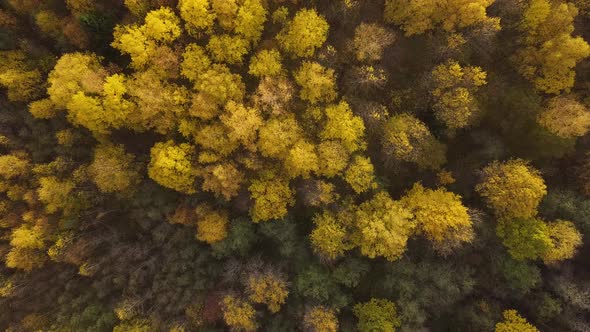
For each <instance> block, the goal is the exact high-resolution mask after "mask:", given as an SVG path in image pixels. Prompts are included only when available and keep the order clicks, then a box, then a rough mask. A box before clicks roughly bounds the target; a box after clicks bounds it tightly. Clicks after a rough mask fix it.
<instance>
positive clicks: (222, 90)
mask: <svg viewBox="0 0 590 332" xmlns="http://www.w3.org/2000/svg"><path fill="white" fill-rule="evenodd" d="M195 88H196V89H197V90H198V91H200V92H203V93H206V94H208V95H209V96H211V97H212V98H213V100H214V101H215V103H216V104H218V105H223V104H225V103H226V102H228V101H230V100H233V101H235V102H240V101H242V99H243V98H244V93H245V91H244V90H245V89H246V87H245V86H244V83H242V78H241V76H240V75H238V74H232V73H231V71H230V70H229V68H228V67H226V66H225V65H223V64H214V65H212V66H211V67H210V68H209V69H208V70H206V71H205V72H203V73H202V74H201V75H199V78H198V80H197V83H196V84H195Z"/></svg>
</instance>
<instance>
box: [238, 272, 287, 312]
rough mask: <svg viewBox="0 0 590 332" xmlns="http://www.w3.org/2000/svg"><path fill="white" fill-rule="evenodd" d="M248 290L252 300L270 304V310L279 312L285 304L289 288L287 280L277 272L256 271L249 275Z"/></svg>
mask: <svg viewBox="0 0 590 332" xmlns="http://www.w3.org/2000/svg"><path fill="white" fill-rule="evenodd" d="M246 292H247V293H248V297H249V298H250V301H252V302H254V303H262V304H266V305H267V306H268V310H270V312H272V313H277V312H279V310H280V309H281V306H282V305H283V304H285V300H286V299H287V295H289V290H288V289H287V282H286V281H285V280H284V279H283V278H282V277H281V276H279V275H277V274H276V273H272V272H268V271H266V272H255V273H252V274H250V275H249V276H248V278H247V281H246Z"/></svg>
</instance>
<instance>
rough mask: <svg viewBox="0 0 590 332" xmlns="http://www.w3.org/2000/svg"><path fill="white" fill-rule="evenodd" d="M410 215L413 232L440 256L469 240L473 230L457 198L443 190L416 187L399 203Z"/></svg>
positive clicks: (464, 208)
mask: <svg viewBox="0 0 590 332" xmlns="http://www.w3.org/2000/svg"><path fill="white" fill-rule="evenodd" d="M400 202H401V203H402V204H403V205H404V207H405V208H406V209H408V210H409V211H411V212H412V213H413V214H414V219H415V221H416V225H417V231H418V232H421V233H423V234H425V235H426V237H427V238H428V240H430V241H432V242H433V246H434V248H435V249H436V250H437V251H439V252H441V253H442V254H447V253H449V252H450V251H451V250H452V249H454V248H455V247H457V246H459V245H461V244H462V243H464V242H471V241H472V240H473V236H474V234H473V229H472V225H471V220H470V218H469V214H468V213H467V208H466V207H465V206H463V204H462V203H461V197H460V196H459V195H457V194H454V193H452V192H448V191H446V190H445V189H443V188H438V189H436V190H432V189H425V188H424V187H422V185H421V184H419V183H416V184H414V186H413V187H412V189H411V190H410V191H408V193H407V194H406V195H405V196H404V197H403V198H402V199H401V200H400Z"/></svg>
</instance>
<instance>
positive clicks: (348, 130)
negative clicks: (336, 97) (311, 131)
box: [320, 101, 366, 153]
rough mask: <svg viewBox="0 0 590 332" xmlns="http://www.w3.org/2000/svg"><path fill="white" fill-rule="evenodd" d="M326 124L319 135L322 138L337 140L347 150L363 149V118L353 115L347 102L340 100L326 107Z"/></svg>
mask: <svg viewBox="0 0 590 332" xmlns="http://www.w3.org/2000/svg"><path fill="white" fill-rule="evenodd" d="M325 113H326V124H325V125H324V128H323V130H322V132H321V133H320V137H321V138H322V139H324V140H328V139H335V140H339V141H340V142H341V143H342V145H343V146H344V147H345V148H346V149H347V150H348V151H349V152H351V153H352V152H354V151H358V150H364V149H365V144H366V143H365V140H364V134H365V124H364V123H363V119H361V118H360V117H358V116H356V115H354V114H353V113H352V111H351V109H350V106H348V103H346V102H345V101H341V102H340V103H339V104H338V105H331V106H328V107H326V110H325Z"/></svg>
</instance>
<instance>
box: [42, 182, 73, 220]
mask: <svg viewBox="0 0 590 332" xmlns="http://www.w3.org/2000/svg"><path fill="white" fill-rule="evenodd" d="M39 185H40V186H39V188H38V189H37V194H38V195H39V199H40V200H41V201H42V202H43V203H45V209H46V210H47V212H48V213H54V212H56V211H57V210H59V209H61V208H63V207H64V206H65V204H66V202H67V201H68V197H69V195H70V193H71V192H72V190H74V187H75V184H74V183H73V182H72V181H67V180H66V181H60V180H59V179H58V178H56V177H55V176H48V177H41V178H39Z"/></svg>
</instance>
